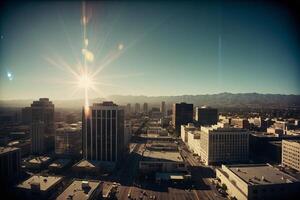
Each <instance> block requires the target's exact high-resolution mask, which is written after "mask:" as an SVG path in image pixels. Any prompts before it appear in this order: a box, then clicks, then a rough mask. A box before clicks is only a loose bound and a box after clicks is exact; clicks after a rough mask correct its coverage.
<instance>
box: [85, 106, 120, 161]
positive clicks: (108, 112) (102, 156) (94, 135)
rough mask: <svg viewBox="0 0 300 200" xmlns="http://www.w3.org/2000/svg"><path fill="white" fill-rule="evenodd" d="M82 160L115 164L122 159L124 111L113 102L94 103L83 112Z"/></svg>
mask: <svg viewBox="0 0 300 200" xmlns="http://www.w3.org/2000/svg"><path fill="white" fill-rule="evenodd" d="M82 120H83V123H82V124H83V126H82V152H83V158H84V159H87V160H94V161H107V162H117V161H119V160H120V159H121V158H122V157H123V153H124V151H125V144H124V110H123V109H122V108H121V107H120V106H118V105H116V104H114V103H113V102H103V103H96V104H93V106H90V107H88V108H85V109H84V110H83V119H82Z"/></svg>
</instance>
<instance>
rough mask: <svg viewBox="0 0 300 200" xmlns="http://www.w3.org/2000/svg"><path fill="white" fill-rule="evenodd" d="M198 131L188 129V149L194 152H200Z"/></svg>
mask: <svg viewBox="0 0 300 200" xmlns="http://www.w3.org/2000/svg"><path fill="white" fill-rule="evenodd" d="M200 135H201V132H200V131H189V132H188V142H187V146H188V147H189V149H190V150H191V151H192V152H194V153H195V154H198V155H200V154H201V147H200Z"/></svg>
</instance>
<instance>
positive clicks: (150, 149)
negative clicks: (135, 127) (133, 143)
mask: <svg viewBox="0 0 300 200" xmlns="http://www.w3.org/2000/svg"><path fill="white" fill-rule="evenodd" d="M159 143H161V144H159ZM172 144H174V143H168V142H155V143H154V144H147V145H146V147H145V149H143V151H141V152H140V154H141V156H142V160H141V161H140V162H139V170H140V172H141V173H151V172H184V171H186V166H185V162H184V160H183V158H182V157H181V155H180V153H179V151H178V148H177V146H176V145H175V144H174V145H173V146H172Z"/></svg>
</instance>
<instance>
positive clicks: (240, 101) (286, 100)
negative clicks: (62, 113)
mask: <svg viewBox="0 0 300 200" xmlns="http://www.w3.org/2000/svg"><path fill="white" fill-rule="evenodd" d="M103 100H110V101H114V102H116V103H118V104H120V105H125V104H127V103H131V104H134V103H144V102H147V103H149V104H150V105H159V104H160V102H161V101H165V102H166V103H167V104H172V103H175V102H187V103H193V104H194V105H195V106H201V105H207V106H213V107H253V108H257V107H264V108H270V107H272V108H285V107H300V95H281V94H258V93H238V94H232V93H220V94H205V95H181V96H156V97H153V96H131V95H125V96H124V95H112V96H110V97H108V98H106V99H103V98H102V99H100V98H97V99H92V100H90V103H93V102H101V101H103ZM32 101H33V100H32V99H30V100H0V107H25V106H30V104H31V103H32ZM53 103H54V104H55V107H57V108H80V107H82V105H84V100H83V99H74V100H53Z"/></svg>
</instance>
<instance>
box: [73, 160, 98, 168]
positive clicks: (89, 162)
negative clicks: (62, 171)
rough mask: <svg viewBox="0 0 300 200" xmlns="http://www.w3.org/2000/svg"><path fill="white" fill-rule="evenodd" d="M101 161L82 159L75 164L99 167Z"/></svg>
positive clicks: (84, 166) (85, 166)
mask: <svg viewBox="0 0 300 200" xmlns="http://www.w3.org/2000/svg"><path fill="white" fill-rule="evenodd" d="M99 164H100V163H99V162H97V161H91V160H81V161H79V162H78V163H76V164H75V166H76V167H83V168H98V167H99Z"/></svg>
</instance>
